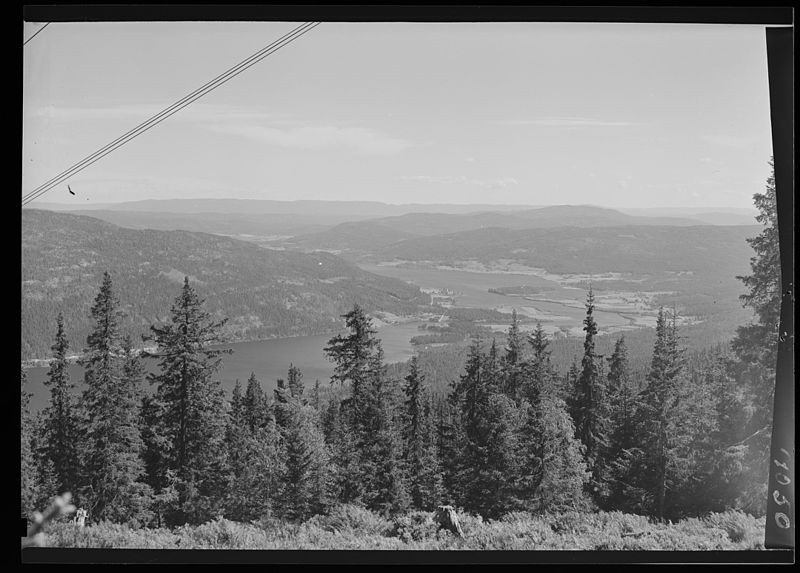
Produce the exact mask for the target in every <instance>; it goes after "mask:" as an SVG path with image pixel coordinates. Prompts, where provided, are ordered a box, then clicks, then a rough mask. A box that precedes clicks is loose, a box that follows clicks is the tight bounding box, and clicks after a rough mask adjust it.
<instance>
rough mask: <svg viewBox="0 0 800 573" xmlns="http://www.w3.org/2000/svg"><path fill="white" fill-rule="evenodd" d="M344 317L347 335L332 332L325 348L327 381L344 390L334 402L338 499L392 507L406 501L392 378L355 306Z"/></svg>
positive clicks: (383, 508) (380, 508)
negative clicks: (329, 370) (328, 363)
mask: <svg viewBox="0 0 800 573" xmlns="http://www.w3.org/2000/svg"><path fill="white" fill-rule="evenodd" d="M344 318H345V319H346V325H347V327H348V328H349V329H350V334H349V335H347V336H343V335H337V336H335V337H334V338H332V339H331V340H330V341H329V342H328V346H327V347H326V348H325V353H326V355H327V356H328V358H329V359H330V360H331V361H333V362H334V364H335V366H334V374H333V376H332V377H331V381H332V382H337V381H338V382H339V383H341V384H342V385H344V384H348V385H349V390H350V391H349V396H348V397H347V398H346V399H345V400H343V401H342V402H341V404H340V406H339V420H340V423H339V426H338V428H337V429H336V432H335V441H334V443H333V454H334V459H336V461H337V472H336V473H337V476H338V478H339V480H338V481H339V484H338V487H339V491H340V492H341V495H342V496H343V500H347V501H350V502H362V503H364V504H365V505H366V506H367V507H368V508H370V509H374V510H378V511H381V512H384V513H386V512H394V511H398V510H400V509H402V508H404V507H405V506H406V505H407V504H408V493H407V491H406V489H405V483H404V482H405V479H404V478H405V476H404V471H403V468H402V459H401V454H402V447H401V444H400V441H399V432H397V431H396V420H395V417H396V416H395V414H394V412H395V411H396V407H395V406H396V405H397V400H398V396H397V383H396V381H394V380H391V379H389V378H388V377H387V375H386V366H385V364H384V363H383V350H382V348H381V346H380V341H379V340H378V339H376V338H375V336H374V335H375V329H374V328H373V327H372V324H371V321H370V320H369V318H368V317H367V316H366V314H364V312H363V310H362V309H361V307H359V306H358V305H355V306H354V307H353V310H352V311H350V312H349V313H347V314H346V315H344Z"/></svg>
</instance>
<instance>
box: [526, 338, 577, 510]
mask: <svg viewBox="0 0 800 573" xmlns="http://www.w3.org/2000/svg"><path fill="white" fill-rule="evenodd" d="M528 342H529V344H530V346H531V348H532V355H531V357H530V359H529V360H527V361H526V362H525V368H524V372H525V381H524V389H525V390H524V392H523V393H522V394H521V400H520V413H521V418H522V424H521V427H520V430H519V435H520V437H519V445H518V454H517V457H518V460H519V471H518V475H517V476H516V480H515V487H516V490H517V497H518V499H519V507H520V508H522V509H527V510H530V511H559V510H563V509H567V508H573V509H577V508H580V507H582V505H583V502H584V495H583V487H584V485H585V483H586V482H587V481H588V477H589V476H588V473H587V471H586V464H585V463H584V461H583V456H582V446H581V443H580V441H579V440H578V439H577V438H576V437H575V426H574V424H573V422H572V418H570V416H569V414H568V413H567V406H566V404H565V403H564V401H563V400H562V399H561V398H560V396H559V392H558V390H559V389H558V388H557V387H556V384H555V380H556V378H557V377H556V374H555V372H553V368H552V365H551V362H550V349H549V342H548V340H547V336H546V335H545V333H544V329H543V328H542V326H541V324H537V327H536V330H535V331H534V333H533V334H532V335H531V336H529V337H528ZM576 372H577V370H576Z"/></svg>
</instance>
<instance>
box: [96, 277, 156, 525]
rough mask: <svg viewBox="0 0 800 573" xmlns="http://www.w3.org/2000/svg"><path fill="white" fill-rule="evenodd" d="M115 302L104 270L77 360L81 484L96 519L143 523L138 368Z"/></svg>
mask: <svg viewBox="0 0 800 573" xmlns="http://www.w3.org/2000/svg"><path fill="white" fill-rule="evenodd" d="M121 314H122V313H121V311H120V310H119V300H118V299H117V296H116V294H115V293H114V290H113V284H112V282H111V276H110V275H109V274H108V273H107V272H106V273H104V275H103V282H102V285H101V287H100V292H99V293H98V294H97V297H96V298H95V302H94V305H93V306H92V309H91V315H92V318H93V319H94V321H95V327H94V329H93V330H92V332H91V333H90V334H89V336H88V337H87V339H86V342H87V348H86V350H84V353H83V356H82V358H81V365H82V366H83V367H84V369H85V373H84V382H85V385H86V390H85V392H84V394H83V400H82V406H83V410H84V413H85V416H84V427H83V434H84V436H85V447H86V452H85V463H84V468H83V469H84V475H85V478H84V479H85V481H86V483H85V486H84V488H83V497H85V498H86V499H87V501H88V502H89V504H90V509H89V511H90V513H91V514H92V518H93V519H95V520H98V521H99V520H102V519H108V520H111V521H115V522H118V523H120V522H131V523H141V522H142V521H147V520H148V516H147V506H148V504H149V496H150V493H151V492H150V489H149V487H148V486H147V485H146V484H145V483H144V477H145V466H144V461H143V460H142V457H141V453H142V449H143V442H142V438H141V433H140V425H139V424H140V420H139V404H140V401H141V396H140V394H139V384H140V379H141V375H142V368H141V365H140V364H139V362H138V358H137V357H136V356H134V355H133V352H132V349H131V347H130V339H126V341H122V340H121V338H120V333H119V320H120V316H121Z"/></svg>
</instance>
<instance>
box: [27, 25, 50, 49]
mask: <svg viewBox="0 0 800 573" xmlns="http://www.w3.org/2000/svg"><path fill="white" fill-rule="evenodd" d="M49 25H50V22H47V24H45V25H44V26H42V27H41V28H39V29H38V30H36V31H35V32H34V33H33V36H31V37H30V38H28V39H27V40H25V41H24V42H22V45H23V46H24V45H25V44H27V43H28V42H30V41H31V40H33V39H34V38H35V37H36V34H38V33H39V32H41V31H42V30H44V29H45V28H47V27H48V26H49Z"/></svg>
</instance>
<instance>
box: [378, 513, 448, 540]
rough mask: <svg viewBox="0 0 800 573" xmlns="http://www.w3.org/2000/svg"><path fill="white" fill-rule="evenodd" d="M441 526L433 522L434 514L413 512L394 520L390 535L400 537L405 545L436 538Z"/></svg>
mask: <svg viewBox="0 0 800 573" xmlns="http://www.w3.org/2000/svg"><path fill="white" fill-rule="evenodd" d="M438 530H439V526H438V525H437V524H436V523H435V522H434V520H433V513H430V512H425V511H413V512H411V513H409V514H407V515H402V516H400V517H398V518H396V519H395V520H394V523H393V525H392V529H391V530H390V532H389V535H391V536H392V537H399V538H400V540H401V541H403V542H404V543H409V542H411V541H421V540H426V539H434V538H436V532H437V531H438Z"/></svg>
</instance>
